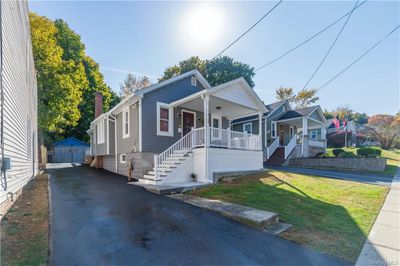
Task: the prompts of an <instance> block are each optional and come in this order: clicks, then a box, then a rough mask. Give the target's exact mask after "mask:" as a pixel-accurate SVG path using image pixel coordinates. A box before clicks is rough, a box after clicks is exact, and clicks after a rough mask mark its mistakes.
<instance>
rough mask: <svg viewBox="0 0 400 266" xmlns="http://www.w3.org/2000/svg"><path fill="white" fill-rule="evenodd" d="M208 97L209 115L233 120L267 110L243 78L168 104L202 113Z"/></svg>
mask: <svg viewBox="0 0 400 266" xmlns="http://www.w3.org/2000/svg"><path fill="white" fill-rule="evenodd" d="M207 95H208V96H209V97H210V101H209V110H210V113H212V114H216V115H221V116H225V117H227V118H228V119H235V118H238V117H242V116H247V115H253V114H256V113H265V112H267V111H268V109H267V108H266V107H265V105H264V103H263V102H262V101H261V99H260V98H259V97H258V96H257V94H256V93H255V92H254V91H253V89H252V88H251V87H250V86H249V85H248V84H247V82H246V81H245V79H244V78H239V79H235V80H232V81H230V82H226V83H224V84H221V85H219V86H216V87H213V88H210V89H205V90H202V91H199V92H198V93H195V94H192V95H189V96H187V97H185V98H182V99H179V100H177V101H175V102H172V103H170V107H178V106H179V107H184V108H188V109H191V110H195V111H199V112H203V110H204V102H203V98H204V97H205V96H207Z"/></svg>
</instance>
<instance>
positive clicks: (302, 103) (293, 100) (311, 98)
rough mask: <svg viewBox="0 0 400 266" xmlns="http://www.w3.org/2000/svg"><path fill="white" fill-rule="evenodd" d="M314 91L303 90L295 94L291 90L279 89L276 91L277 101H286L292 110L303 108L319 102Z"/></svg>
mask: <svg viewBox="0 0 400 266" xmlns="http://www.w3.org/2000/svg"><path fill="white" fill-rule="evenodd" d="M317 92H318V91H317V90H316V89H303V90H301V91H299V92H298V93H297V94H296V93H295V92H294V90H293V88H284V87H280V88H278V89H277V90H276V98H277V99H278V100H287V101H288V102H289V104H290V105H291V106H292V108H295V109H298V108H305V107H308V106H310V105H311V104H314V103H316V102H317V101H318V100H319V97H318V96H317Z"/></svg>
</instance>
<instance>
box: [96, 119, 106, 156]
mask: <svg viewBox="0 0 400 266" xmlns="http://www.w3.org/2000/svg"><path fill="white" fill-rule="evenodd" d="M101 119H103V118H101ZM104 119H105V118H104ZM106 124H107V120H106V121H104V142H103V143H100V144H98V139H99V136H98V135H97V127H98V126H99V125H98V123H96V124H95V126H94V133H93V134H94V136H95V137H94V139H95V145H96V148H95V149H96V155H99V156H101V155H107V139H108V134H107V126H106Z"/></svg>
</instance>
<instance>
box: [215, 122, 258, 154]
mask: <svg viewBox="0 0 400 266" xmlns="http://www.w3.org/2000/svg"><path fill="white" fill-rule="evenodd" d="M209 130H210V146H214V147H222V148H228V149H235V150H249V151H260V150H261V149H262V144H261V138H260V136H259V135H254V134H247V133H243V132H238V131H231V130H226V129H220V128H210V129H209Z"/></svg>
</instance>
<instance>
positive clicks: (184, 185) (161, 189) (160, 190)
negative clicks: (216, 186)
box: [128, 182, 212, 195]
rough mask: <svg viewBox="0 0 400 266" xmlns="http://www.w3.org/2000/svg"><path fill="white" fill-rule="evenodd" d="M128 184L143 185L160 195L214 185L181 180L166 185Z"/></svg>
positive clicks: (130, 183) (132, 183)
mask: <svg viewBox="0 0 400 266" xmlns="http://www.w3.org/2000/svg"><path fill="white" fill-rule="evenodd" d="M128 184H129V185H134V186H139V187H143V188H144V189H146V190H148V191H150V192H153V193H155V194H159V195H169V194H176V193H183V192H186V191H189V190H195V189H198V188H201V187H206V186H210V185H212V184H211V183H205V182H181V183H169V184H166V185H151V184H142V183H140V182H128Z"/></svg>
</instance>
